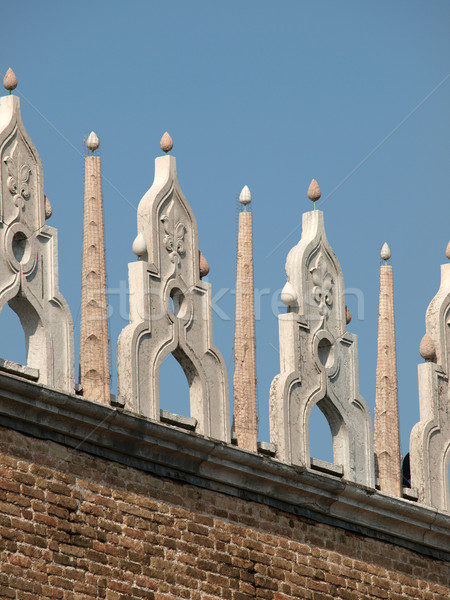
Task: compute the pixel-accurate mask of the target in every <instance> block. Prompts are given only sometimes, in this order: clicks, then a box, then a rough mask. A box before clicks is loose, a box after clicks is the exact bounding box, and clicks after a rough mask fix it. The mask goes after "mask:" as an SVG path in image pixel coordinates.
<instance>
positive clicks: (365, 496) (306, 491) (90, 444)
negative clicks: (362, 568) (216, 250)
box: [0, 373, 450, 560]
mask: <svg viewBox="0 0 450 600" xmlns="http://www.w3.org/2000/svg"><path fill="white" fill-rule="evenodd" d="M0 425H1V426H3V427H9V428H11V429H15V430H17V431H20V432H23V433H26V434H28V435H32V436H34V437H37V438H40V439H48V440H52V441H54V442H57V443H60V444H64V445H66V446H69V447H72V448H77V450H79V451H84V452H88V453H90V454H93V455H95V456H98V457H101V458H104V459H106V460H112V461H116V462H119V463H121V464H124V465H128V466H130V467H133V468H136V469H141V470H143V471H145V472H148V473H151V474H153V475H156V476H162V477H169V478H171V479H174V480H177V481H181V482H184V483H189V484H192V485H195V486H198V487H201V488H206V489H209V490H213V491H217V492H220V493H224V494H229V495H232V496H235V497H239V498H245V499H247V500H249V501H254V502H259V503H264V504H266V505H268V506H271V507H274V508H277V509H280V510H283V511H286V512H289V513H291V514H295V515H298V516H300V517H306V518H309V519H312V520H315V521H317V522H320V523H326V524H329V525H331V526H334V527H340V528H343V529H345V530H348V531H352V532H356V533H359V534H361V535H365V536H368V537H372V538H376V539H379V540H382V541H386V542H390V543H393V544H396V545H398V546H402V547H405V548H409V549H411V550H413V551H415V552H419V553H421V554H424V555H426V556H431V557H433V558H437V559H441V560H450V551H449V546H448V540H449V537H450V513H443V512H439V511H437V510H435V509H432V508H429V507H425V506H423V505H420V504H417V503H415V502H414V503H413V502H409V501H407V500H403V499H400V498H395V497H393V496H388V495H387V494H383V493H380V492H377V491H376V490H375V489H374V488H369V487H367V486H364V485H361V484H356V483H353V482H349V481H346V480H344V479H341V478H337V477H336V476H331V475H326V474H324V473H318V472H317V471H313V470H311V469H307V468H305V467H301V466H297V467H294V466H291V465H287V464H284V463H282V462H280V461H278V460H275V459H274V458H270V457H268V456H261V455H258V454H256V453H254V452H249V451H246V450H242V449H239V448H236V447H234V446H232V445H231V444H227V443H225V442H221V441H218V440H214V439H211V438H205V437H201V436H199V435H197V434H195V433H187V432H185V431H182V430H181V429H180V428H179V427H170V426H168V425H165V424H163V423H160V422H156V421H151V420H150V419H148V418H145V417H142V416H139V415H135V414H133V413H130V412H128V411H126V410H123V409H117V408H112V407H109V406H106V405H104V404H100V403H96V402H92V401H89V400H85V399H83V400H81V399H80V398H79V397H78V396H75V395H66V394H64V393H61V392H58V391H55V390H51V389H49V388H47V387H45V386H42V385H39V384H36V383H33V382H31V381H26V380H25V379H20V378H18V377H15V376H13V375H8V374H3V373H0Z"/></svg>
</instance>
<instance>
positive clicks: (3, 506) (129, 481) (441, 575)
mask: <svg viewBox="0 0 450 600" xmlns="http://www.w3.org/2000/svg"><path fill="white" fill-rule="evenodd" d="M449 576H450V565H449V564H448V563H443V562H440V561H436V560H433V559H430V558H426V557H424V556H422V555H420V554H416V553H414V552H412V551H409V550H405V549H402V548H399V547H397V546H394V545H391V544H388V543H385V542H380V541H376V540H373V539H369V538H364V537H362V536H359V535H355V534H350V533H348V532H345V531H344V530H342V529H338V528H333V527H330V526H326V525H321V524H317V523H315V522H313V521H308V520H306V519H304V518H299V517H295V516H293V515H290V514H287V513H282V512H280V511H277V510H275V509H272V508H269V507H267V506H264V505H260V504H256V503H254V502H247V501H245V500H240V499H236V498H234V497H229V496H226V495H224V494H219V493H216V492H210V491H207V490H204V489H200V488H197V487H194V486H192V485H187V484H181V483H177V482H174V481H170V480H167V479H162V478H157V477H153V476H151V475H148V474H145V473H142V472H140V471H137V470H135V469H132V468H128V467H123V466H121V465H118V464H116V463H113V462H109V461H104V460H101V459H98V458H95V457H93V456H90V455H88V454H86V453H83V452H80V451H77V450H72V449H69V448H66V447H64V446H62V445H58V444H55V443H53V442H45V441H41V440H37V439H34V438H32V437H28V436H25V435H22V434H20V433H17V432H14V431H11V430H8V429H4V428H0V598H1V599H5V598H16V599H20V600H31V599H43V598H53V599H64V600H66V599H67V600H69V599H70V600H89V599H92V598H106V599H108V600H133V599H138V598H144V599H152V600H153V599H154V600H169V599H171V598H189V599H198V600H200V599H202V600H212V599H217V598H225V599H227V598H228V599H231V600H247V599H250V598H262V599H267V600H288V599H289V598H302V599H313V600H325V599H332V598H333V599H335V598H338V599H339V598H341V599H345V600H353V599H357V598H358V599H359V598H389V599H391V600H407V599H411V600H412V599H414V600H417V599H423V600H437V599H438V598H440V599H444V598H445V599H448V597H449V594H450V585H449Z"/></svg>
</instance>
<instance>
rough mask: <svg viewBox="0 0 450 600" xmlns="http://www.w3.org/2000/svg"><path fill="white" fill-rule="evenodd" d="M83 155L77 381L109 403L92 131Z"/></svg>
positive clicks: (99, 187)
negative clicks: (85, 155) (82, 214)
mask: <svg viewBox="0 0 450 600" xmlns="http://www.w3.org/2000/svg"><path fill="white" fill-rule="evenodd" d="M86 145H87V147H88V149H89V150H90V151H91V153H92V155H91V156H87V157H86V159H85V167H84V168H85V171H84V230H83V271H82V289H81V335H80V384H81V387H82V390H83V395H84V396H86V398H90V399H92V400H97V401H98V402H104V403H105V404H109V403H110V372H109V344H108V319H107V303H106V269H105V242H104V235H103V199H102V176H101V162H100V156H94V152H95V150H97V148H98V147H99V145H100V142H99V139H98V137H97V136H96V134H95V133H94V132H92V133H91V134H90V135H89V137H88V139H87V141H86Z"/></svg>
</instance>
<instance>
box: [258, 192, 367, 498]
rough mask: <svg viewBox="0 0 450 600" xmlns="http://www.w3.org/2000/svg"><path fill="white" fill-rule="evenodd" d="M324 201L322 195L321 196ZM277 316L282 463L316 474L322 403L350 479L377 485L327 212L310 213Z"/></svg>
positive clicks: (276, 409)
mask: <svg viewBox="0 0 450 600" xmlns="http://www.w3.org/2000/svg"><path fill="white" fill-rule="evenodd" d="M315 197H317V194H316V195H315ZM286 275H287V283H289V286H287V285H286V286H285V287H284V289H283V293H282V297H283V302H285V303H286V304H287V305H288V308H287V313H286V314H281V315H279V317H278V324H279V344H280V373H279V374H278V375H277V376H276V377H275V379H274V380H273V382H272V386H271V389H270V437H271V441H272V442H273V443H274V444H275V446H276V448H277V451H276V457H277V459H279V460H281V461H283V462H288V463H292V464H294V465H298V466H301V467H306V468H310V466H311V456H310V450H309V419H310V415H311V411H312V409H313V407H314V406H315V405H316V404H317V405H318V407H319V408H320V410H321V411H322V412H323V413H324V415H325V416H326V418H327V420H328V424H329V425H330V429H331V434H332V436H333V450H334V462H335V463H336V464H339V465H341V466H342V467H343V472H344V478H345V479H348V480H351V481H355V482H357V483H361V484H363V485H367V486H370V487H374V485H375V479H374V455H373V430H372V420H371V416H370V412H369V409H368V407H367V405H366V403H365V401H364V400H363V398H362V397H361V396H360V394H359V390H358V355H357V338H356V336H355V335H353V334H351V333H349V332H348V331H347V328H346V316H347V315H346V310H345V300H344V278H343V275H342V271H341V267H340V265H339V262H338V260H337V258H336V256H335V254H334V252H333V250H332V249H331V246H330V244H329V243H328V240H327V238H326V235H325V229H324V223H323V212H321V211H318V210H314V211H311V212H307V213H305V214H304V215H303V231H302V237H301V240H300V242H299V243H298V244H297V246H295V247H294V248H292V250H291V251H290V252H289V254H288V257H287V261H286Z"/></svg>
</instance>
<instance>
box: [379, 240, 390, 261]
mask: <svg viewBox="0 0 450 600" xmlns="http://www.w3.org/2000/svg"><path fill="white" fill-rule="evenodd" d="M380 256H381V258H382V259H383V260H389V259H390V258H391V249H390V248H389V245H388V244H387V242H384V244H383V245H382V246H381V250H380Z"/></svg>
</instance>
